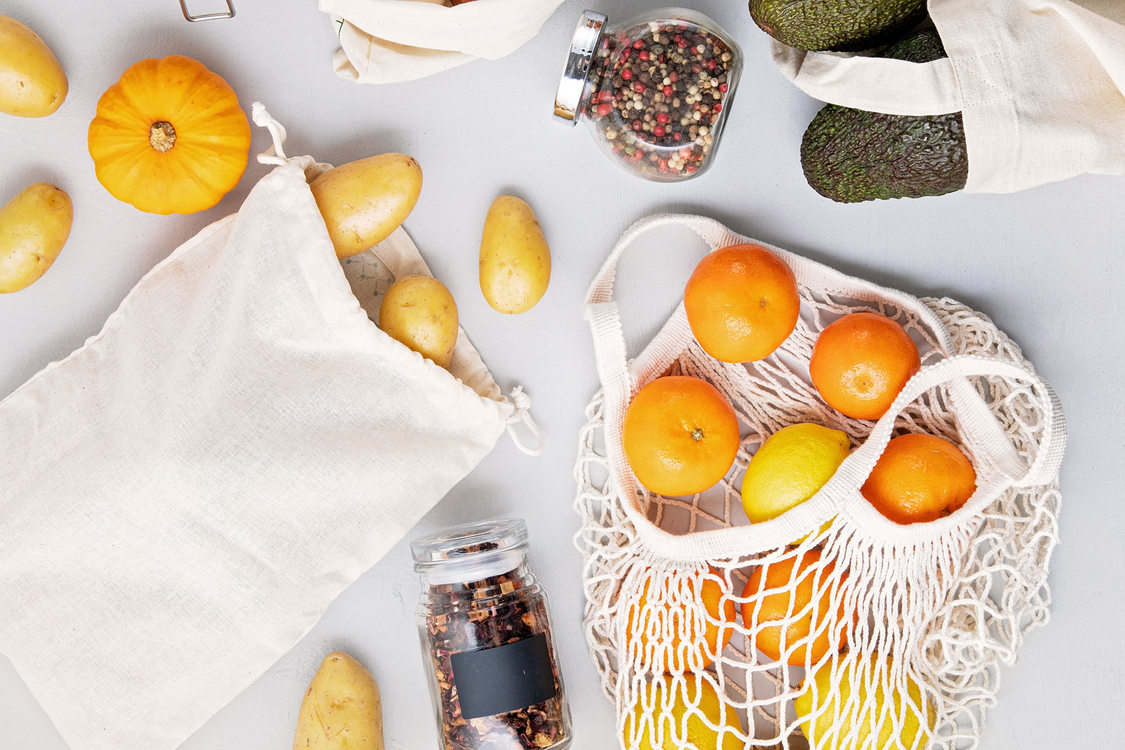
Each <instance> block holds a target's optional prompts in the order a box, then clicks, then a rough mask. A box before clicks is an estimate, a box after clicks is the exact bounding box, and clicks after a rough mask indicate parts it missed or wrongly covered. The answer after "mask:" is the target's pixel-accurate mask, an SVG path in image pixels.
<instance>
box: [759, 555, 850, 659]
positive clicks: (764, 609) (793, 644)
mask: <svg viewBox="0 0 1125 750" xmlns="http://www.w3.org/2000/svg"><path fill="white" fill-rule="evenodd" d="M794 567H796V572H794ZM835 567H836V566H835V563H832V562H829V563H826V564H823V565H822V564H821V563H820V550H818V549H812V550H809V551H808V552H806V553H805V554H804V555H802V556H800V557H799V558H798V557H787V558H785V559H782V560H778V561H776V562H772V563H768V564H766V565H759V566H758V567H756V568H754V571H753V572H752V573H751V574H750V578H749V580H748V581H747V582H746V588H745V589H743V591H742V596H743V597H744V598H750V597H754V598H752V599H750V600H749V601H746V602H744V603H743V604H742V622H743V623H744V624H745V626H746V627H747V629H749V630H754V631H756V632H755V637H754V645H755V647H756V648H757V649H758V650H759V651H761V652H762V653H763V654H765V655H766V656H768V657H769V658H770V659H773V660H774V661H785V662H786V663H788V664H790V665H793V666H804V664H805V659H806V657H807V658H808V661H809V664H816V662H817V661H819V660H820V658H821V657H823V656H824V655H825V654H827V653H828V650H829V649H836V650H837V651H839V650H841V649H843V648H844V645H845V644H846V642H847V637H848V627H847V624H846V621H847V620H849V619H850V620H851V621H852V622H854V621H855V619H856V613H854V612H853V613H852V616H851V617H850V618H849V617H848V616H847V613H846V612H845V609H844V603H843V601H840V602H839V604H838V605H837V610H836V617H835V623H833V622H832V621H831V620H830V618H829V608H830V606H831V600H830V593H831V592H830V580H831V578H832V574H833V571H834V570H835ZM818 569H819V571H820V572H819V574H818V573H817V570H818ZM814 579H815V580H814ZM846 579H847V577H846V576H844V577H843V579H842V580H846ZM814 584H815V585H814ZM814 597H815V598H816V599H817V602H816V604H815V606H810V605H812V603H813V598H814ZM759 602H760V603H759ZM814 610H815V616H814ZM771 623H776V624H771Z"/></svg>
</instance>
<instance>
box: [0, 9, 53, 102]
mask: <svg viewBox="0 0 1125 750" xmlns="http://www.w3.org/2000/svg"><path fill="white" fill-rule="evenodd" d="M66 92H67V82H66V74H65V73H63V69H62V66H61V65H59V61H58V59H57V58H56V57H55V55H54V53H53V52H51V48H50V47H48V46H47V44H46V42H44V41H43V40H42V39H40V38H39V35H38V34H36V33H35V32H34V31H32V30H31V29H29V28H27V27H26V26H24V25H23V24H22V23H20V22H19V21H17V20H16V19H14V18H9V17H7V16H0V112H4V113H5V114H9V115H16V116H17V117H46V116H47V115H49V114H51V113H52V112H54V111H55V110H56V109H58V108H59V107H60V106H62V103H63V100H64V99H66Z"/></svg>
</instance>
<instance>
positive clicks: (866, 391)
mask: <svg viewBox="0 0 1125 750" xmlns="http://www.w3.org/2000/svg"><path fill="white" fill-rule="evenodd" d="M921 365H922V358H921V357H920V356H919V355H918V347H917V346H915V345H914V342H913V341H912V340H911V339H910V336H909V335H908V334H907V333H906V331H904V330H903V328H902V326H900V325H899V324H898V323H896V322H894V321H893V320H891V319H890V318H888V317H885V316H883V315H877V314H875V313H869V312H858V313H852V314H850V315H845V316H844V317H842V318H840V319H839V320H837V321H835V322H834V323H832V324H830V325H829V326H828V327H827V328H825V329H824V330H823V331H821V332H820V336H818V337H817V339H816V344H815V345H814V346H813V351H812V359H811V360H810V361H809V375H810V376H811V377H812V382H813V385H814V386H816V389H817V391H819V392H820V396H821V398H823V399H824V400H825V402H826V403H827V404H828V405H829V406H831V407H832V408H833V409H835V410H836V411H838V412H840V413H841V414H845V415H847V416H849V417H854V418H855V419H878V418H879V417H881V416H883V414H885V413H886V411H887V409H888V408H889V407H890V405H891V403H892V402H893V401H894V400H895V397H896V396H898V394H899V391H901V390H902V387H903V386H904V385H906V381H908V380H910V378H911V376H912V375H914V373H916V372H918V368H919V367H921Z"/></svg>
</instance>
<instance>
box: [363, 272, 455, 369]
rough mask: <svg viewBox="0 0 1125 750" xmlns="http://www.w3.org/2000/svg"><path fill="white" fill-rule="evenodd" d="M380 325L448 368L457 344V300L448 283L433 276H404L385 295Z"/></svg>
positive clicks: (390, 333) (406, 343) (403, 341)
mask: <svg viewBox="0 0 1125 750" xmlns="http://www.w3.org/2000/svg"><path fill="white" fill-rule="evenodd" d="M379 327H380V328H382V329H383V331H384V332H385V333H386V334H387V335H388V336H390V337H391V338H393V339H395V340H397V341H399V342H401V343H403V344H405V345H406V346H408V347H409V348H411V349H413V350H414V351H416V352H418V353H419V354H421V355H422V356H423V357H425V358H426V359H432V360H433V361H434V362H435V363H437V364H438V365H441V366H442V367H446V368H447V367H449V363H450V361H451V360H452V359H453V347H454V346H455V345H456V344H457V303H456V302H455V301H454V299H453V295H452V294H450V293H449V290H448V289H446V288H445V284H442V283H441V282H440V281H438V280H437V279H435V278H433V277H432V276H403V277H402V278H401V279H398V280H397V281H395V283H393V284H391V288H390V289H388V290H387V294H386V295H385V296H384V297H383V302H382V304H381V305H380V306H379Z"/></svg>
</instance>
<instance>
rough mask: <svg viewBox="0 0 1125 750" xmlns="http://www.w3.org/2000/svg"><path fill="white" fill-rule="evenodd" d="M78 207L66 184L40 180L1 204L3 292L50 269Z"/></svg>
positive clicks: (0, 286) (0, 281)
mask: <svg viewBox="0 0 1125 750" xmlns="http://www.w3.org/2000/svg"><path fill="white" fill-rule="evenodd" d="M73 219H74V207H73V206H72V205H71V203H70V196H69V195H67V194H66V192H65V191H64V190H63V189H62V188H57V187H55V186H54V185H51V184H49V183H46V182H37V183H35V184H34V185H31V186H29V187H26V188H24V189H23V190H22V191H21V192H20V193H19V195H17V196H16V197H15V198H12V200H11V201H9V202H8V205H6V206H4V207H3V208H0V294H4V293H7V292H18V291H19V290H20V289H23V288H24V287H27V286H30V285H31V284H32V283H34V282H35V281H37V280H38V279H39V277H40V276H42V275H43V274H45V273H46V272H47V269H48V268H50V267H51V264H52V263H54V262H55V258H57V257H59V251H60V250H62V248H63V245H65V244H66V238H67V237H68V236H69V235H70V224H71V221H72V220H73Z"/></svg>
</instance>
